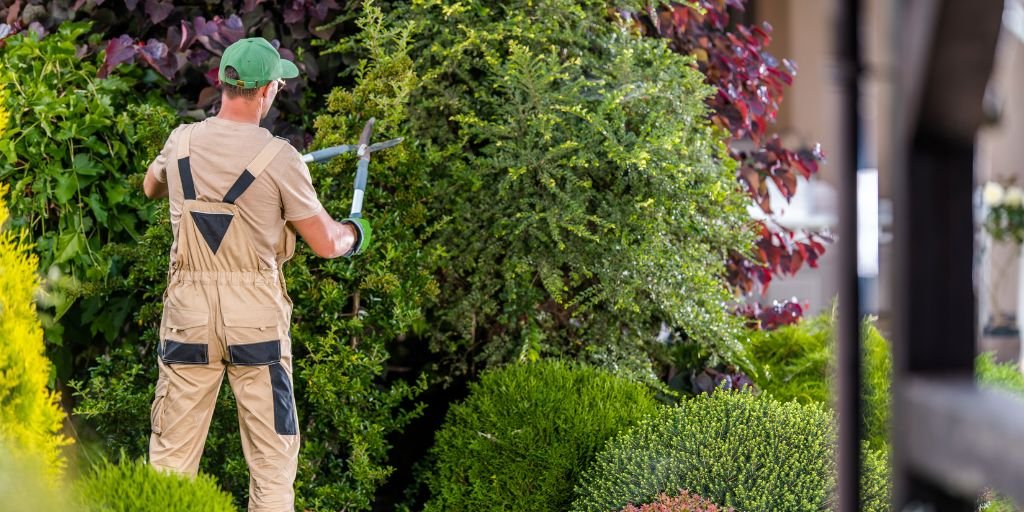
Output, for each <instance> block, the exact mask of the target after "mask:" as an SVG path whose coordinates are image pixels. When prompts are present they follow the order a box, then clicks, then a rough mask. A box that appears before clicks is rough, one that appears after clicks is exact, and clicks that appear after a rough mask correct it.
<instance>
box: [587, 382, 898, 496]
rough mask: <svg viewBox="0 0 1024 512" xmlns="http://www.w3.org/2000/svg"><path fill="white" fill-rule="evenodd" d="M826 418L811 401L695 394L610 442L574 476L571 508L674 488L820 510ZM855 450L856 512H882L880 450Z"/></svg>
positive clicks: (829, 451)
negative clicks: (860, 455)
mask: <svg viewBox="0 0 1024 512" xmlns="http://www.w3.org/2000/svg"><path fill="white" fill-rule="evenodd" d="M832 420H833V418H832V414H831V413H830V412H829V411H827V410H826V409H825V408H824V407H823V406H821V405H818V404H809V405H802V404H799V403H796V402H789V403H782V402H778V401H776V400H774V399H772V398H770V397H767V396H760V397H759V396H755V395H752V394H750V393H741V392H726V391H718V392H715V393H714V394H712V395H700V396H697V397H695V398H693V399H691V400H689V401H687V402H685V403H684V404H682V405H681V406H679V407H673V408H667V409H665V410H664V411H662V412H661V413H659V414H658V415H656V416H654V417H651V418H648V419H646V420H644V421H643V422H641V424H639V425H638V426H637V427H636V428H634V429H632V430H630V431H629V432H627V433H625V434H623V435H621V436H619V437H616V438H615V439H613V440H612V441H610V442H609V443H608V446H607V447H606V449H605V450H604V451H603V452H601V453H600V454H599V455H598V456H597V459H596V461H595V462H594V464H593V465H592V466H590V468H589V469H588V470H587V471H586V472H585V473H584V475H583V477H582V478H581V482H580V484H579V486H578V487H577V494H578V497H577V499H576V501H575V502H574V504H573V508H572V510H573V511H577V512H597V511H600V512H605V511H609V510H620V509H621V508H622V507H624V506H626V505H627V504H629V503H647V502H650V501H653V500H654V499H656V498H657V496H658V495H659V494H660V493H662V492H674V491H676V490H678V489H687V490H689V491H690V492H692V493H696V494H699V495H700V496H703V497H704V498H706V499H708V500H711V501H713V502H714V503H716V504H718V505H720V506H726V507H734V508H736V509H737V510H742V511H744V512H762V511H763V512H769V511H772V512H780V511H805V510H828V509H829V506H830V503H831V502H832V497H833V496H832V493H833V491H832V490H833V489H834V487H835V462H834V451H833V450H834V448H833V447H834V445H835V441H836V436H835V430H834V427H833V421H832ZM865 455H866V457H865V459H866V462H865V478H864V482H863V488H864V489H865V490H866V491H867V492H866V493H865V495H864V496H863V497H862V501H863V504H864V506H863V508H862V510H868V511H873V510H879V511H881V510H887V507H888V505H887V501H888V484H887V478H886V469H885V465H884V457H883V456H882V455H881V454H879V453H873V452H867V453H866V454H865Z"/></svg>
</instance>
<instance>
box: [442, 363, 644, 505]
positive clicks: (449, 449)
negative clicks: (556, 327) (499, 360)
mask: <svg viewBox="0 0 1024 512" xmlns="http://www.w3.org/2000/svg"><path fill="white" fill-rule="evenodd" d="M658 407H659V406H658V405H657V404H656V402H655V400H654V398H653V393H652V392H651V391H650V390H649V389H648V388H647V387H646V386H643V385H641V384H638V383H635V382H632V381H629V380H626V379H623V378H621V377H617V376H615V375H614V374H612V373H609V372H606V371H603V370H599V369H596V368H591V367H586V366H580V365H574V364H568V363H563V362H557V361H539V362H536V363H528V364H516V365H511V366H508V367H505V368H502V369H500V370H494V371H488V372H485V373H484V374H483V375H482V376H481V378H480V381H479V382H476V383H473V384H472V385H471V386H470V394H469V397H468V398H467V399H466V400H465V401H464V402H462V403H460V404H456V405H453V406H452V408H451V409H450V410H449V411H448V415H447V418H446V420H445V424H444V426H443V427H442V428H441V430H440V431H438V433H437V437H436V443H435V445H434V448H433V449H432V455H433V456H434V457H435V458H436V464H435V466H434V467H433V468H430V469H429V470H428V471H429V472H428V474H427V475H426V480H427V484H428V486H429V488H430V491H431V495H432V497H431V499H430V501H429V502H428V503H427V506H426V508H425V510H427V511H441V510H443V511H462V510H465V511H469V510H473V511H476V510H506V511H517V510H522V511H541V510H552V511H563V510H566V509H567V508H568V506H569V504H570V502H571V501H572V492H573V485H574V484H575V483H576V480H577V478H578V475H579V470H580V468H583V467H585V466H586V465H587V464H588V463H589V462H590V461H591V460H592V459H593V457H594V454H595V453H596V452H597V451H598V450H599V449H600V448H601V446H602V445H603V444H604V442H605V441H606V440H607V439H608V438H610V437H611V436H613V435H615V434H616V433H617V432H618V431H619V430H621V429H625V428H628V427H629V426H631V425H633V424H635V423H636V422H637V421H639V420H640V418H643V417H645V416H648V415H650V414H653V413H654V412H655V411H656V410H657V409H658Z"/></svg>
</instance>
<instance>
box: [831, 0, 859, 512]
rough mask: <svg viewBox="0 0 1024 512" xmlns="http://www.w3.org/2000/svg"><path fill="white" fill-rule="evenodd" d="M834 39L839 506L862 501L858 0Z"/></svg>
mask: <svg viewBox="0 0 1024 512" xmlns="http://www.w3.org/2000/svg"><path fill="white" fill-rule="evenodd" d="M838 4H839V6H840V7H839V13H838V14H839V16H838V17H837V18H836V19H837V21H838V25H839V27H838V30H837V31H836V34H837V38H836V45H837V50H838V59H839V66H838V69H839V77H838V79H839V87H840V89H841V91H842V103H841V107H840V111H839V122H840V123H841V126H840V154H841V155H842V159H841V161H839V162H838V164H839V165H838V166H837V171H838V173H839V190H840V193H839V236H840V239H839V240H840V241H839V247H838V249H839V273H840V275H839V340H838V341H839V346H838V351H837V352H838V354H837V357H838V360H837V361H836V363H837V368H838V374H839V375H838V390H837V393H836V395H837V396H836V402H837V403H836V410H837V411H838V413H839V511H840V512H858V511H859V510H860V509H861V507H860V458H861V457H860V440H861V437H862V436H861V403H860V400H861V397H860V394H861V393H860V388H861V350H860V316H861V315H860V312H861V303H860V291H859V284H860V281H859V276H858V274H857V168H858V162H857V155H858V154H859V144H858V134H859V133H860V122H859V120H860V115H859V110H860V108H859V105H860V74H861V55H860V43H859V32H860V0H844V1H842V2H839V3H838Z"/></svg>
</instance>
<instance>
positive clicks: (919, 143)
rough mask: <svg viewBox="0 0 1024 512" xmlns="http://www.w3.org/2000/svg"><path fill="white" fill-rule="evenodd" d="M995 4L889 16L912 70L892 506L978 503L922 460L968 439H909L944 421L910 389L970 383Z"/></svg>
mask: <svg viewBox="0 0 1024 512" xmlns="http://www.w3.org/2000/svg"><path fill="white" fill-rule="evenodd" d="M1002 4H1003V3H1002V1H1001V0H985V1H982V0H978V1H973V2H963V1H961V0H903V1H902V2H899V3H898V5H899V6H901V7H902V8H903V9H902V13H903V14H902V15H901V16H899V17H897V19H896V20H895V26H896V27H897V30H898V31H899V32H898V34H897V36H898V37H897V40H899V47H898V51H899V56H898V58H897V59H896V60H895V62H898V63H900V64H899V65H900V66H902V67H903V68H904V70H905V71H908V72H906V73H901V83H900V84H899V87H898V90H899V91H902V92H900V93H899V96H898V97H897V101H895V102H894V103H895V104H896V106H897V118H896V120H895V121H896V123H895V125H896V130H895V132H896V134H897V137H898V139H897V141H896V143H895V144H894V146H895V151H896V153H897V154H896V155H894V158H893V166H894V170H893V172H892V179H893V186H892V190H893V193H894V195H893V207H894V213H895V217H894V225H893V233H894V235H895V236H894V240H893V260H894V261H893V264H894V271H893V273H892V275H893V276H894V278H893V283H892V298H893V320H894V330H893V341H894V346H893V349H894V357H893V383H892V389H893V403H892V417H893V422H894V424H893V426H892V434H893V457H894V465H895V467H894V469H895V473H894V480H895V484H896V489H895V491H896V496H895V510H910V509H912V507H914V506H924V507H925V508H923V510H932V511H934V512H967V511H971V510H974V508H975V507H974V503H973V502H974V497H973V496H970V495H969V494H970V492H971V491H970V490H969V486H960V487H959V488H956V486H955V485H954V484H955V483H956V482H957V479H956V478H955V477H954V475H950V474H948V471H949V468H948V467H946V468H943V470H939V468H937V467H936V466H934V465H928V464H927V462H925V461H929V460H934V457H929V455H931V454H932V453H935V452H938V453H945V454H946V455H947V456H949V454H955V453H958V451H962V450H964V447H965V446H968V445H969V443H967V442H965V441H964V439H963V436H959V432H957V433H956V435H953V434H952V433H951V434H950V435H949V436H948V437H949V438H948V440H943V442H933V443H931V445H929V446H921V445H920V443H917V444H915V443H913V442H912V441H914V440H915V439H920V438H917V437H913V438H912V437H911V433H913V432H916V433H921V432H927V431H928V427H930V426H931V425H929V422H935V421H936V419H937V418H942V417H943V416H942V410H941V408H940V409H936V408H935V407H934V406H933V405H934V404H933V403H932V404H930V405H928V406H922V403H921V397H920V396H916V395H912V394H910V393H909V390H912V389H929V388H932V389H934V390H935V391H934V393H941V392H942V390H943V389H949V388H948V386H949V385H954V386H960V387H962V388H963V389H967V390H971V389H972V386H973V378H974V375H973V373H974V368H973V366H974V351H975V347H974V340H975V323H976V318H975V316H976V308H975V296H974V283H973V280H972V279H973V264H974V226H973V213H974V212H973V205H972V201H971V198H972V191H973V189H974V177H973V168H974V140H975V137H976V134H977V130H978V127H979V125H980V124H981V122H982V118H983V115H982V108H981V107H982V97H983V96H984V91H985V87H986V85H987V82H988V79H989V76H990V75H991V71H992V68H993V63H994V54H995V47H996V39H997V36H998V34H999V28H1000V20H1001V18H1002V12H1003V5H1002ZM923 14H927V16H923ZM915 49H917V50H923V51H916V52H915ZM910 71H912V72H910ZM910 107H913V108H910ZM943 386H946V387H943ZM943 398H945V397H943ZM937 399H938V397H937ZM950 399H952V397H950ZM929 407H932V408H931V409H929ZM910 410H913V411H914V414H910V413H909V412H907V411H910ZM950 430H951V432H952V428H951V429H950ZM972 435H974V433H973V432H970V433H967V434H965V436H972ZM933 437H935V436H933ZM997 463H998V461H992V468H993V473H995V472H997V471H998V470H997V469H996V468H997ZM943 471H946V472H947V474H943ZM972 485H976V484H972Z"/></svg>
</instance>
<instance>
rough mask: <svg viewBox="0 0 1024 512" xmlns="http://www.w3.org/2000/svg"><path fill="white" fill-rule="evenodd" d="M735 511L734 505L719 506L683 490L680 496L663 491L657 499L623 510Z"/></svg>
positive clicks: (677, 511) (666, 511)
mask: <svg viewBox="0 0 1024 512" xmlns="http://www.w3.org/2000/svg"><path fill="white" fill-rule="evenodd" d="M719 511H721V512H734V509H733V508H732V507H729V508H719V507H718V506H717V505H715V504H714V503H711V502H710V501H708V500H706V499H704V498H701V497H700V496H697V495H696V494H690V493H689V492H688V491H682V493H681V494H679V495H678V496H669V495H668V494H665V493H661V494H659V495H658V499H657V501H654V502H651V503H648V504H646V505H642V506H640V507H637V506H635V505H632V504H630V505H627V506H626V508H624V509H622V512H719Z"/></svg>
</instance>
